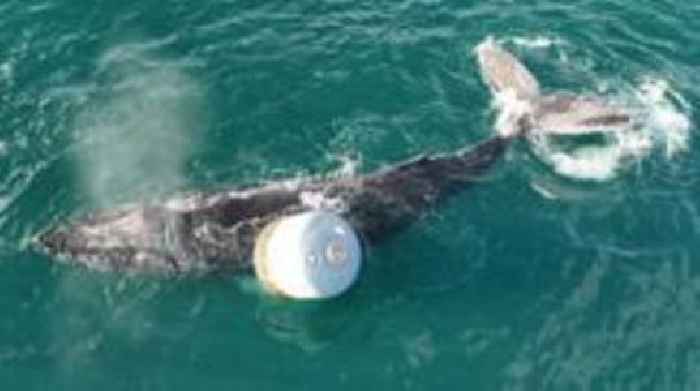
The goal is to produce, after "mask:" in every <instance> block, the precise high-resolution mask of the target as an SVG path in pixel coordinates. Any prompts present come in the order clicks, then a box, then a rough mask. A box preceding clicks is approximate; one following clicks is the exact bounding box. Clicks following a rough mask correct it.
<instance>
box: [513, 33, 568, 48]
mask: <svg viewBox="0 0 700 391" xmlns="http://www.w3.org/2000/svg"><path fill="white" fill-rule="evenodd" d="M509 40H510V41H511V42H513V44H514V45H516V46H520V47H526V48H548V47H551V46H554V45H560V44H562V43H563V41H562V40H561V39H559V38H551V37H546V36H543V35H537V36H532V37H512V38H510V39H509Z"/></svg>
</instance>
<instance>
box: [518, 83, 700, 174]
mask: <svg viewBox="0 0 700 391" xmlns="http://www.w3.org/2000/svg"><path fill="white" fill-rule="evenodd" d="M610 99H611V100H614V101H617V102H618V103H620V104H622V105H624V106H626V107H628V108H629V109H630V111H631V112H632V113H633V116H634V121H635V122H636V124H637V126H635V127H631V128H628V129H620V130H618V131H615V132H608V133H606V135H605V142H604V144H603V145H596V146H592V145H586V146H582V147H579V148H576V149H574V150H573V151H563V150H562V149H561V148H558V147H557V145H556V143H555V142H554V140H555V137H556V136H548V135H544V134H541V133H540V134H536V135H533V137H530V142H531V145H532V146H533V151H534V152H535V154H536V155H537V156H538V157H539V158H540V159H541V160H543V161H544V162H546V163H547V164H549V165H550V166H551V167H552V169H553V170H554V171H555V172H556V173H557V174H559V175H563V176H566V177H569V178H573V179H580V180H591V181H607V180H611V179H613V178H615V177H616V176H617V175H618V174H619V173H621V172H623V171H624V168H625V167H628V166H630V164H628V163H634V162H639V161H641V160H642V159H645V158H647V157H649V156H650V154H651V153H652V152H653V151H654V150H661V151H663V152H664V156H665V158H666V159H672V158H674V157H675V156H676V155H677V154H678V153H679V152H682V151H685V150H687V148H688V143H689V142H690V130H691V127H692V126H691V122H690V118H689V113H688V112H689V107H690V105H688V104H687V102H686V100H685V99H684V98H683V96H682V95H681V94H680V93H678V92H677V91H675V90H673V89H672V88H671V86H670V83H669V82H668V81H666V80H663V79H653V78H645V79H644V80H643V81H642V82H641V83H640V84H639V85H638V86H635V87H632V88H628V90H627V91H626V92H623V93H621V94H619V95H618V96H616V97H611V98H610Z"/></svg>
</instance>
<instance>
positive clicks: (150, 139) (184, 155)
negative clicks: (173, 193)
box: [74, 44, 207, 206]
mask: <svg viewBox="0 0 700 391" xmlns="http://www.w3.org/2000/svg"><path fill="white" fill-rule="evenodd" d="M156 56H157V55H155V54H152V53H149V52H148V50H147V49H146V48H144V47H141V46H139V45H136V44H123V45H118V46H115V47H113V48H111V49H109V50H107V51H106V52H105V53H104V54H103V55H102V56H101V57H100V59H99V60H98V68H97V70H96V72H95V75H94V78H95V80H96V83H97V84H98V85H99V87H98V88H97V91H96V93H95V94H94V96H93V97H91V99H90V102H89V103H88V104H87V105H86V107H85V108H84V109H83V110H82V112H81V113H79V114H78V115H77V118H76V121H75V131H74V132H75V133H74V137H75V139H76V140H78V142H79V144H78V146H77V148H76V149H75V154H76V155H77V161H76V165H75V170H76V171H77V174H78V176H79V178H80V182H81V183H82V184H83V189H84V191H85V192H87V194H89V196H90V197H91V198H92V200H93V202H95V203H96V204H97V205H101V206H106V205H109V204H110V202H114V201H115V200H118V199H121V200H124V199H133V198H134V194H133V189H135V188H136V189H139V188H141V189H144V188H150V189H149V190H151V191H152V190H153V189H155V190H157V191H163V190H172V189H174V188H177V187H178V186H180V185H182V183H183V177H184V175H185V169H186V165H187V163H188V162H189V159H190V158H191V156H192V154H193V153H194V152H195V151H196V149H197V146H198V145H199V143H200V140H201V137H200V131H201V129H205V128H206V127H207V122H206V121H207V117H206V110H205V104H206V91H205V89H204V88H203V87H202V86H201V85H199V84H198V83H197V82H196V80H195V79H194V78H193V77H191V76H190V75H188V74H187V72H186V71H184V70H182V69H178V66H177V64H172V63H169V62H168V61H167V60H162V59H159V58H158V57H156Z"/></svg>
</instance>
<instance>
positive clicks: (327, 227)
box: [254, 211, 362, 299]
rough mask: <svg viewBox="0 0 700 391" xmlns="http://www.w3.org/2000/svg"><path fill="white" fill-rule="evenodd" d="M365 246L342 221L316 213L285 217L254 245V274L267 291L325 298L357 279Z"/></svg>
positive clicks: (306, 297)
mask: <svg viewBox="0 0 700 391" xmlns="http://www.w3.org/2000/svg"><path fill="white" fill-rule="evenodd" d="M361 262H362V248H361V246H360V241H359V239H358V237H357V234H356V233H355V230H354V229H353V228H352V227H351V226H350V225H349V224H348V223H347V222H346V221H345V220H343V219H342V218H341V217H339V216H338V215H335V214H333V213H329V212H323V211H312V212H306V213H302V214H298V215H293V216H287V217H283V218H281V219H279V220H277V221H275V222H273V223H271V224H270V225H268V226H267V227H265V228H264V229H263V231H262V232H261V233H260V235H259V236H258V238H257V240H256V243H255V254H254V263H255V274H256V275H257V277H258V279H259V280H260V281H261V282H262V284H263V286H264V287H265V288H267V289H268V290H270V291H272V292H274V293H277V294H281V295H283V296H288V297H291V298H295V299H324V298H330V297H334V296H338V295H340V294H341V293H343V292H345V291H346V290H347V289H348V288H349V287H350V286H351V285H352V284H353V282H355V280H356V279H357V276H358V274H359V271H360V264H361Z"/></svg>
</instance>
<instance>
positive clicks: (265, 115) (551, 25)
mask: <svg viewBox="0 0 700 391" xmlns="http://www.w3.org/2000/svg"><path fill="white" fill-rule="evenodd" d="M488 36H492V37H493V38H494V39H496V40H499V41H500V42H503V44H504V46H506V47H507V48H508V49H509V50H511V51H513V52H514V53H515V54H516V55H517V56H518V57H519V58H521V59H523V61H524V62H525V63H526V64H527V66H528V67H530V68H531V69H532V70H533V72H534V73H535V74H536V75H537V76H538V77H539V79H540V81H541V83H542V85H543V86H544V88H547V89H552V90H556V89H569V90H573V91H577V92H588V93H602V94H606V95H610V96H626V97H634V96H636V95H637V92H639V91H644V90H645V88H644V87H640V86H644V85H647V86H648V82H649V80H651V81H652V85H656V86H658V85H665V86H666V89H665V90H663V91H664V92H663V93H662V94H661V95H663V96H661V97H660V99H662V100H663V102H665V103H663V104H657V105H656V106H653V108H654V109H659V108H660V107H661V108H662V109H663V107H666V106H669V105H670V106H672V107H673V111H674V112H675V113H676V116H675V117H673V118H675V119H676V120H679V119H680V122H683V120H685V121H686V125H687V126H686V130H687V135H686V136H687V137H685V139H684V138H683V137H680V140H677V141H678V142H677V143H676V144H677V145H676V147H678V148H671V149H677V151H675V152H674V153H670V152H671V151H669V148H670V147H668V148H667V147H664V144H663V141H662V139H663V137H662V136H659V134H662V133H663V132H664V131H667V130H668V129H671V128H674V127H675V126H676V125H677V121H676V122H673V121H671V122H673V123H669V121H667V122H664V121H661V125H660V126H657V130H656V133H655V134H656V136H654V137H652V142H653V143H654V146H653V148H651V150H650V151H647V152H645V153H644V154H643V156H640V157H639V158H637V159H633V161H627V162H625V163H624V164H622V165H621V166H620V167H619V168H618V169H616V170H615V173H614V175H610V176H609V177H607V178H605V179H598V180H586V179H581V178H580V177H576V176H575V175H574V176H572V175H569V174H570V173H569V174H566V173H565V174H562V172H558V171H557V170H556V169H555V167H554V166H553V165H552V164H551V162H548V161H547V159H543V158H542V156H543V155H542V153H538V152H534V151H533V147H532V145H531V144H529V143H528V142H526V141H524V140H523V141H519V142H517V143H516V145H514V146H513V148H511V149H510V150H509V152H508V154H507V156H505V159H504V160H503V162H501V163H499V165H498V166H497V167H495V169H494V170H493V171H492V173H491V174H490V175H489V176H488V177H487V178H484V179H483V181H482V182H483V183H480V184H479V185H478V186H474V187H473V188H470V189H469V190H467V191H465V192H464V193H461V194H460V195H458V196H456V197H455V198H452V199H450V200H449V201H448V202H446V203H444V204H442V205H440V206H439V207H437V208H436V209H435V210H433V211H431V213H430V214H429V215H428V216H426V217H425V218H423V219H422V220H421V221H419V222H417V223H416V224H414V225H412V226H410V227H408V228H407V229H406V230H405V231H403V232H401V233H400V234H399V235H397V236H396V237H394V238H393V239H392V240H390V241H389V242H386V243H384V244H382V245H381V246H379V247H374V248H371V249H369V251H368V254H367V259H366V264H365V267H364V269H363V270H362V275H361V279H360V281H359V283H358V284H357V285H356V286H355V287H353V289H352V290H351V291H350V292H349V293H348V294H346V295H344V296H343V297H341V298H339V299H336V300H331V301H326V302H318V303H298V302H291V301H285V300H279V299H274V298H270V297H268V296H266V295H265V294H263V293H261V292H260V290H259V288H258V287H257V285H256V282H255V280H254V279H253V278H252V277H250V276H247V277H246V276H229V275H214V276H208V277H204V278H168V277H165V278H160V277H154V276H126V275H120V274H110V273H99V272H94V271H89V270H86V269H84V268H82V267H79V266H75V265H68V264H61V263H55V262H52V260H51V259H50V258H49V257H47V256H45V255H43V254H42V253H40V252H37V251H35V249H33V248H32V246H31V245H30V244H29V241H30V238H31V237H32V236H33V235H34V234H36V233H37V232H39V231H40V230H42V229H44V228H45V227H47V226H49V225H51V224H55V223H57V222H59V221H61V220H63V219H66V218H69V217H70V216H75V215H80V214H81V213H86V212H89V211H91V210H94V209H97V208H103V207H109V206H114V205H118V204H121V203H126V202H134V201H139V200H144V199H151V198H154V197H159V196H163V195H168V194H171V193H175V192H180V191H187V190H196V189H222V188H227V187H230V186H236V185H241V184H251V183H257V182H259V181H261V180H263V181H266V180H274V179H282V178H289V177H307V176H311V175H339V174H340V173H342V172H343V171H345V170H347V169H348V167H349V166H356V167H355V169H356V170H357V171H358V172H368V171H372V170H374V169H377V168H380V167H384V166H386V165H389V164H391V163H394V162H397V161H400V160H402V159H406V158H409V157H412V156H415V155H417V154H420V153H431V152H446V151H451V150H455V149H457V148H460V147H462V146H469V145H475V144H476V143H477V142H478V141H480V140H483V139H485V138H487V137H489V136H491V135H493V133H494V120H495V118H494V117H495V113H494V110H493V107H492V100H491V97H490V95H489V92H488V89H487V88H486V87H485V86H484V85H483V82H482V81H481V78H480V75H479V72H478V68H477V65H476V60H475V56H474V54H473V52H472V50H473V48H474V47H475V45H477V44H479V43H480V42H482V41H483V40H484V39H485V38H486V37H488ZM645 83H647V84H645ZM698 86H700V3H699V2H698V1H697V0H689V1H670V0H638V1H632V0H610V1H603V0H586V1H554V0H546V1H537V2H535V1H532V2H529V1H507V0H499V1H495V0H494V1H473V0H466V1H439V0H434V1H427V0H425V1H418V0H416V1H412V0H405V1H384V0H373V1H365V0H360V1H347V0H333V1H330V0H328V1H306V0H298V1H278V0H269V1H242V0H241V1H237V0H230V1H223V0H221V1H218V0H217V1H214V0H210V1H199V2H197V1H176V0H160V1H155V0H142V1H106V0H102V1H80V0H78V1H68V0H42V1H37V0H21V1H20V0H5V1H3V2H2V3H0V309H1V310H2V312H1V315H0V389H1V390H76V391H77V390H103V391H107V390H169V391H170V390H194V389H205V390H212V389H228V390H290V389H293V390H358V389H366V390H369V389H376V390H698V389H700V255H699V254H698V250H700V249H699V244H698V235H699V234H700V196H698V194H699V193H698V191H699V190H700V147H699V146H698V143H697V142H695V137H694V135H695V133H696V132H697V127H696V126H695V122H696V121H695V119H694V115H696V113H697V112H698V110H699V109H700V87H698ZM657 103H658V102H657ZM647 109H651V108H650V107H647ZM662 114H663V113H662ZM662 117H663V116H662ZM664 118H667V117H664ZM673 118H672V119H673ZM682 127H683V126H681V128H682ZM348 162H350V163H348Z"/></svg>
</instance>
